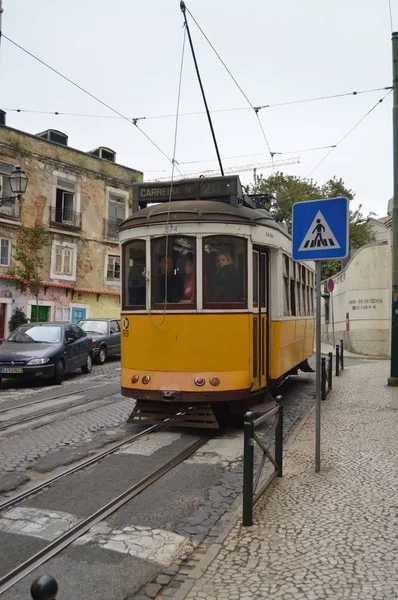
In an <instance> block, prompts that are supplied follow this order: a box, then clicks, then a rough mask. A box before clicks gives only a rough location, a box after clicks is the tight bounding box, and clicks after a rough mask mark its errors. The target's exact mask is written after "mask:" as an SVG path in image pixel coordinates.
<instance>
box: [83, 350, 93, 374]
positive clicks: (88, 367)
mask: <svg viewBox="0 0 398 600" xmlns="http://www.w3.org/2000/svg"><path fill="white" fill-rule="evenodd" d="M92 368H93V359H92V358H91V354H87V358H86V364H85V365H84V367H82V373H84V374H85V375H87V373H91V369H92Z"/></svg>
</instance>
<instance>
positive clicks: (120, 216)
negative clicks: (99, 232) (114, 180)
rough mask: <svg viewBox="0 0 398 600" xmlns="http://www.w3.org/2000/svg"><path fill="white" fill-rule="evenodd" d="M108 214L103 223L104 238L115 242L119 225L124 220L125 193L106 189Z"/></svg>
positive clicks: (126, 195)
mask: <svg viewBox="0 0 398 600" xmlns="http://www.w3.org/2000/svg"><path fill="white" fill-rule="evenodd" d="M107 198H108V213H107V220H106V221H105V237H106V238H108V239H112V240H116V239H117V237H118V234H119V225H120V223H122V222H123V221H124V219H125V218H126V203H127V199H128V193H127V192H119V193H118V191H117V190H116V189H113V188H108V189H107Z"/></svg>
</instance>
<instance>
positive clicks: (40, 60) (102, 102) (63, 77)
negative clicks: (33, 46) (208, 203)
mask: <svg viewBox="0 0 398 600" xmlns="http://www.w3.org/2000/svg"><path fill="white" fill-rule="evenodd" d="M1 38H4V39H5V40H7V41H8V42H10V43H11V44H13V45H14V46H16V47H17V48H19V49H20V50H22V51H23V52H25V53H26V54H28V55H29V56H31V57H32V58H34V59H35V60H37V61H38V62H39V63H41V64H42V65H44V66H45V67H47V68H48V69H50V70H51V71H53V73H55V74H56V75H59V77H62V79H65V81H67V82H68V83H70V84H71V85H73V86H74V87H76V88H77V89H79V90H80V91H82V92H83V93H84V94H87V96H90V98H93V99H94V100H95V101H96V102H99V103H100V104H102V105H103V106H105V107H106V108H108V109H109V110H110V111H112V112H114V113H115V114H117V115H118V116H119V117H120V118H121V119H124V120H125V121H127V122H128V123H130V125H134V126H135V127H136V128H137V129H138V131H140V132H141V133H142V135H143V136H144V137H146V139H147V140H148V141H149V142H150V143H151V144H152V145H153V146H154V147H155V148H156V149H157V150H158V151H159V152H161V154H162V155H163V156H164V157H165V158H166V159H167V160H168V161H169V162H172V159H171V158H169V157H168V156H167V154H166V153H165V152H163V150H162V149H161V148H160V147H159V146H158V144H156V142H154V141H153V140H152V139H151V138H150V137H149V135H148V134H147V133H145V131H144V130H143V129H141V128H140V127H139V126H138V125H137V122H136V120H135V119H129V118H128V117H126V116H125V115H123V114H122V113H121V112H119V111H118V110H116V109H115V108H113V107H112V106H110V105H109V104H107V103H106V102H104V101H103V100H101V99H100V98H98V96H95V95H94V94H92V93H91V92H89V91H88V90H86V89H85V88H83V87H82V86H81V85H79V84H78V83H76V82H75V81H73V80H72V79H70V78H69V77H67V76H66V75H64V74H63V73H61V72H60V71H58V70H57V69H55V68H54V67H52V66H51V65H49V64H48V63H46V62H45V61H44V60H42V59H41V58H39V57H38V56H36V55H35V54H33V53H32V52H30V51H29V50H27V49H26V48H23V46H21V45H20V44H18V43H17V42H14V40H12V39H11V38H9V37H7V36H6V35H4V33H2V34H1ZM177 171H178V168H177Z"/></svg>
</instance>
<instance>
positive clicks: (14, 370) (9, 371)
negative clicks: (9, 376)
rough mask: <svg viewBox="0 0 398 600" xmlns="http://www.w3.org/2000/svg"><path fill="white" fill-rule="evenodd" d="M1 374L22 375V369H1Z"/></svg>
mask: <svg viewBox="0 0 398 600" xmlns="http://www.w3.org/2000/svg"><path fill="white" fill-rule="evenodd" d="M0 372H1V373H23V369H22V368H20V367H2V368H1V369H0Z"/></svg>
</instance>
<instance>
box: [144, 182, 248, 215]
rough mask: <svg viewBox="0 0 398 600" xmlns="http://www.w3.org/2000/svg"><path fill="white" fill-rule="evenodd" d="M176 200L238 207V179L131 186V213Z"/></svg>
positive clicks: (240, 192)
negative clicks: (201, 201) (210, 201)
mask: <svg viewBox="0 0 398 600" xmlns="http://www.w3.org/2000/svg"><path fill="white" fill-rule="evenodd" d="M170 188H171V200H172V201H173V202H175V201H178V200H217V201H218V202H226V203H228V204H232V205H233V206H238V205H240V204H242V202H243V193H242V187H241V184H240V180H239V177H237V176H231V177H206V178H204V177H201V178H199V179H187V180H183V181H176V182H174V183H173V185H172V186H171V184H170V182H165V183H163V182H162V183H160V182H146V183H136V184H134V185H133V212H136V211H137V210H139V209H141V208H146V207H147V206H148V205H149V204H153V203H158V202H168V201H169V199H170Z"/></svg>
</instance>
